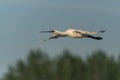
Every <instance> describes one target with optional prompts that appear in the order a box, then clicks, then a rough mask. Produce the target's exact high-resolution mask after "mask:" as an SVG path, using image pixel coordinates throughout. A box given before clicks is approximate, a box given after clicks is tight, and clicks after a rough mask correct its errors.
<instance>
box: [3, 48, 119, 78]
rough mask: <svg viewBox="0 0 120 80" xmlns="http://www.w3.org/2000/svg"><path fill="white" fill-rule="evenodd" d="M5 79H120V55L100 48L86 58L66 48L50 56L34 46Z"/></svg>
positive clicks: (11, 68) (7, 73) (10, 69)
mask: <svg viewBox="0 0 120 80" xmlns="http://www.w3.org/2000/svg"><path fill="white" fill-rule="evenodd" d="M2 80H120V57H119V59H118V60H115V59H114V58H113V57H108V56H107V55H106V52H104V51H102V50H98V51H94V52H93V53H92V54H91V55H90V56H88V57H87V58H86V60H83V58H81V57H80V56H79V57H78V56H75V55H73V54H72V53H70V51H68V50H64V51H63V54H62V55H61V56H58V57H57V58H55V59H50V58H49V56H48V55H47V54H45V53H44V52H42V51H41V50H31V51H30V53H29V55H28V57H27V59H26V60H25V61H23V60H18V61H17V63H16V64H15V65H14V66H9V70H8V72H6V74H5V75H4V77H3V79H2Z"/></svg>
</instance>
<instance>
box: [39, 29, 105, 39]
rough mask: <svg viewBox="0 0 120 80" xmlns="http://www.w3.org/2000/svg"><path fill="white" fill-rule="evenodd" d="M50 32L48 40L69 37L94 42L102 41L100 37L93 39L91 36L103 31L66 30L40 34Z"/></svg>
mask: <svg viewBox="0 0 120 80" xmlns="http://www.w3.org/2000/svg"><path fill="white" fill-rule="evenodd" d="M45 32H50V33H52V36H51V37H49V39H57V38H59V37H71V38H92V39H96V40H102V37H94V36H92V34H97V33H103V32H105V31H99V32H91V31H86V30H76V29H67V30H66V31H64V32H61V31H58V30H52V31H41V33H45Z"/></svg>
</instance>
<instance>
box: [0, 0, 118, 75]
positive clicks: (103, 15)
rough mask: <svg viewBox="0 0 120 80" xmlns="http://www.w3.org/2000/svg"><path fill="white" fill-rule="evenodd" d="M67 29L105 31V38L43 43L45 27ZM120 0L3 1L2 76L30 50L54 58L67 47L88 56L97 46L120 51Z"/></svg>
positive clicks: (0, 30) (0, 10)
mask: <svg viewBox="0 0 120 80" xmlns="http://www.w3.org/2000/svg"><path fill="white" fill-rule="evenodd" d="M68 28H74V29H84V30H90V31H99V30H106V31H107V32H106V33H104V34H99V35H100V36H102V37H103V38H104V39H103V40H102V41H97V40H93V39H71V38H60V39H57V40H50V41H48V42H43V41H42V39H46V38H48V37H49V36H50V34H40V33H39V32H40V31H42V30H52V29H58V30H62V31H64V30H66V29H68ZM119 34H120V0H99V1H98V0H0V37H1V38H0V75H3V73H4V72H5V71H6V70H7V68H8V65H11V64H14V63H15V62H16V61H17V60H18V59H20V58H23V59H24V58H25V57H26V56H27V55H28V53H29V51H30V50H31V49H42V50H43V51H45V52H47V53H49V55H50V56H51V57H53V56H56V55H59V54H60V52H62V51H63V49H64V48H67V49H69V50H71V51H72V52H74V53H75V55H80V56H83V57H85V56H86V55H88V54H90V53H91V52H92V51H94V50H96V49H103V50H105V51H106V52H107V54H108V55H113V56H116V57H117V56H118V54H119V53H120V43H119V41H120V36H119Z"/></svg>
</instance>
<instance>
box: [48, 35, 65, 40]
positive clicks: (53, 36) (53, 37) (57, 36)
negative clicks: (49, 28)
mask: <svg viewBox="0 0 120 80" xmlns="http://www.w3.org/2000/svg"><path fill="white" fill-rule="evenodd" d="M59 37H66V36H64V35H59V34H53V35H52V36H51V37H49V39H57V38H59Z"/></svg>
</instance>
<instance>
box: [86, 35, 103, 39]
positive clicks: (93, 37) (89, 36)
mask: <svg viewBox="0 0 120 80" xmlns="http://www.w3.org/2000/svg"><path fill="white" fill-rule="evenodd" d="M87 37H88V38H92V39H95V40H102V39H103V38H102V37H95V36H91V35H87Z"/></svg>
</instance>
